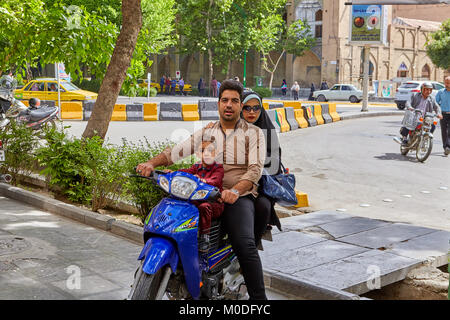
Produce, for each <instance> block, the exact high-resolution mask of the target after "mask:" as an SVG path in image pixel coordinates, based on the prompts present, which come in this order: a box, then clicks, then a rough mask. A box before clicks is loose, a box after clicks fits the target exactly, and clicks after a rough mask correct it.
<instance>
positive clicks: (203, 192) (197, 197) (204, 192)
mask: <svg viewBox="0 0 450 320" xmlns="http://www.w3.org/2000/svg"><path fill="white" fill-rule="evenodd" d="M208 193H209V191H208V190H198V191H197V192H196V193H195V194H194V195H193V196H192V198H191V200H203V199H205V197H206V196H207V195H208Z"/></svg>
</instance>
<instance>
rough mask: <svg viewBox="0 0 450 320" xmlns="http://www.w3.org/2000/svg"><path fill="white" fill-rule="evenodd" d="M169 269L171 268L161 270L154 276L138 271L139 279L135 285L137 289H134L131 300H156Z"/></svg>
mask: <svg viewBox="0 0 450 320" xmlns="http://www.w3.org/2000/svg"><path fill="white" fill-rule="evenodd" d="M167 268H169V266H165V267H163V268H161V269H159V270H158V271H157V272H156V273H154V274H147V273H145V272H143V271H142V270H138V272H137V276H138V277H139V279H136V281H135V284H134V285H135V286H136V288H134V291H133V294H132V296H131V300H156V299H157V294H158V291H159V290H160V287H161V285H162V280H163V276H164V274H165V273H166V269H167ZM140 269H142V265H141V266H140ZM140 271H141V272H140ZM166 287H167V284H166ZM161 290H163V291H165V290H166V288H161Z"/></svg>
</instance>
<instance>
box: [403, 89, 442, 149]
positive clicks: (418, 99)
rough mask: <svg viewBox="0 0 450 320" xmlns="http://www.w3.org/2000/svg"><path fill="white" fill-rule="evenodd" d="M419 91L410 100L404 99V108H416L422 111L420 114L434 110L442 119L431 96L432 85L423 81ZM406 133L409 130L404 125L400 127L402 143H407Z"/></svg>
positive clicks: (432, 130) (433, 126)
mask: <svg viewBox="0 0 450 320" xmlns="http://www.w3.org/2000/svg"><path fill="white" fill-rule="evenodd" d="M420 89H421V90H420V91H421V92H418V93H415V94H413V95H412V96H411V100H408V101H406V109H408V108H413V109H418V110H420V111H421V112H422V116H424V115H425V113H427V112H433V111H434V112H435V113H436V115H437V117H438V118H439V119H442V114H441V108H440V107H439V105H438V104H437V103H436V101H435V100H434V98H433V97H432V96H431V92H432V91H433V85H432V84H431V83H429V82H424V83H423V84H422V86H421V87H420ZM435 129H436V126H435V125H434V124H433V125H432V128H431V133H433V132H434V130H435ZM408 133H409V130H408V129H407V128H405V127H402V128H401V129H400V134H401V135H402V145H407V144H408Z"/></svg>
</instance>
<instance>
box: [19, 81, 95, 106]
mask: <svg viewBox="0 0 450 320" xmlns="http://www.w3.org/2000/svg"><path fill="white" fill-rule="evenodd" d="M60 83H61V90H60V94H61V100H63V101H74V100H79V101H83V100H91V99H97V97H98V94H97V93H95V92H91V91H87V90H81V89H80V88H78V87H77V86H75V85H74V84H73V83H71V82H68V81H66V80H61V81H60ZM14 96H15V98H16V99H19V100H28V99H30V98H38V99H41V100H55V101H56V100H58V80H57V79H55V78H43V79H36V80H31V81H30V82H28V83H27V84H26V85H25V86H24V87H23V88H21V89H16V90H14Z"/></svg>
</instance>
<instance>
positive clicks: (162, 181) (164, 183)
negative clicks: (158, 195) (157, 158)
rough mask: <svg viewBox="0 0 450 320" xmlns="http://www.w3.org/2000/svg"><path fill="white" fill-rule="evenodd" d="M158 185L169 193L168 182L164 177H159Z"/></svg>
mask: <svg viewBox="0 0 450 320" xmlns="http://www.w3.org/2000/svg"><path fill="white" fill-rule="evenodd" d="M159 185H160V186H161V188H163V189H164V191H165V192H169V180H167V178H166V177H163V176H160V177H159Z"/></svg>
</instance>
